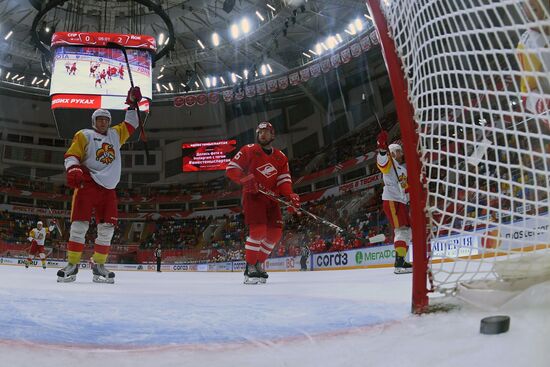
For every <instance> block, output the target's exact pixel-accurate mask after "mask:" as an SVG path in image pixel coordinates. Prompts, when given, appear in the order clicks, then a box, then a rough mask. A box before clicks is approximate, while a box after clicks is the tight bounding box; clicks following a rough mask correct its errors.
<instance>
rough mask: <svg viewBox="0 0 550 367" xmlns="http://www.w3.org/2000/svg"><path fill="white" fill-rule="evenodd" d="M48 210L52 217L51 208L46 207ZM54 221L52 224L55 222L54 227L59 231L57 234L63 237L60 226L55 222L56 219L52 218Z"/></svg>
mask: <svg viewBox="0 0 550 367" xmlns="http://www.w3.org/2000/svg"><path fill="white" fill-rule="evenodd" d="M48 210H49V211H50V214H51V215H52V217H53V211H52V208H50V207H48ZM54 221H55V222H54V224H55V229H57V231H58V232H59V235H60V236H61V237H63V232H61V227H59V224H57V220H55V218H54Z"/></svg>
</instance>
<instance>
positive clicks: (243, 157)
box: [225, 145, 250, 184]
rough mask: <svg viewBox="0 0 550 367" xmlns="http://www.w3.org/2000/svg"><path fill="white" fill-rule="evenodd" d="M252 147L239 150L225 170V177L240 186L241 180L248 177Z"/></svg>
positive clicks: (246, 146)
mask: <svg viewBox="0 0 550 367" xmlns="http://www.w3.org/2000/svg"><path fill="white" fill-rule="evenodd" d="M249 150H250V146H248V145H245V146H244V147H242V148H241V150H239V152H238V153H237V154H235V156H234V157H233V159H231V161H230V162H229V163H228V164H227V167H226V169H225V175H226V176H227V177H228V178H229V179H231V181H233V182H235V183H238V184H240V183H241V178H243V177H244V176H245V175H246V172H247V171H248V165H249V160H250V154H249Z"/></svg>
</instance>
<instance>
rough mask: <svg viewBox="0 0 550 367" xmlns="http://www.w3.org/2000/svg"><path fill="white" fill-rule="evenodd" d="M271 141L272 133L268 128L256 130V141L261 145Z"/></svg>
mask: <svg viewBox="0 0 550 367" xmlns="http://www.w3.org/2000/svg"><path fill="white" fill-rule="evenodd" d="M272 141H273V135H272V134H271V131H269V130H268V129H260V131H258V143H259V144H260V145H261V146H265V145H269V144H271V142H272Z"/></svg>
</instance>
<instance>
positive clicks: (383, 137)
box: [376, 130, 388, 150]
mask: <svg viewBox="0 0 550 367" xmlns="http://www.w3.org/2000/svg"><path fill="white" fill-rule="evenodd" d="M376 147H377V148H378V149H379V150H388V132H387V131H386V130H382V131H381V132H380V134H378V136H377V137H376Z"/></svg>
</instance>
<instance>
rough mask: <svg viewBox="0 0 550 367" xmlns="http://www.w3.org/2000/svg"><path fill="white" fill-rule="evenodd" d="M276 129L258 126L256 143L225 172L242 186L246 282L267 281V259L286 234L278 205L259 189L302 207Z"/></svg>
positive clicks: (263, 125)
mask: <svg viewBox="0 0 550 367" xmlns="http://www.w3.org/2000/svg"><path fill="white" fill-rule="evenodd" d="M274 139H275V130H274V129H273V126H272V125H271V124H270V123H269V122H261V123H260V124H259V125H258V127H257V128H256V140H257V144H248V145H245V146H244V147H242V148H241V150H240V151H239V152H238V153H237V154H236V155H235V157H233V159H232V160H231V162H230V163H229V164H228V166H227V169H226V175H227V177H229V178H230V179H231V180H232V181H233V182H236V183H237V184H240V185H242V195H243V196H242V204H243V212H244V218H245V223H246V224H247V225H248V229H249V235H248V238H247V239H246V244H245V258H246V269H245V272H244V276H245V284H257V283H259V282H260V283H265V282H266V280H267V278H268V275H267V273H266V271H265V267H264V262H265V260H267V258H268V257H269V255H270V254H271V251H273V248H274V247H275V245H276V244H277V242H279V240H280V239H281V237H282V234H283V220H282V216H281V209H280V207H279V204H278V203H277V202H276V201H274V200H273V199H270V198H269V197H268V196H266V195H265V194H262V193H261V192H259V189H261V190H263V191H266V192H269V193H271V194H272V195H282V196H284V197H286V198H287V199H288V201H290V203H291V204H292V206H293V207H294V208H299V207H300V197H299V196H298V194H295V193H294V192H293V191H292V178H291V177H290V171H289V169H288V158H287V157H286V156H285V155H284V153H283V152H281V151H280V150H279V149H275V148H273V147H272V145H271V144H272V143H273V140H274Z"/></svg>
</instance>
